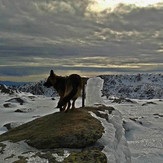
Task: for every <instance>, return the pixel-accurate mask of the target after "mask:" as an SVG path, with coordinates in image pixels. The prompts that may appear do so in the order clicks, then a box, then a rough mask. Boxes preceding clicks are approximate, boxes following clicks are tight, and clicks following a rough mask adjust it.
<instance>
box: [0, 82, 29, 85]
mask: <svg viewBox="0 0 163 163" xmlns="http://www.w3.org/2000/svg"><path fill="white" fill-rule="evenodd" d="M28 83H29V82H12V81H0V84H3V85H6V86H20V85H24V84H28Z"/></svg>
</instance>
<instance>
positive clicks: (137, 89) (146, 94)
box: [100, 74, 163, 99]
mask: <svg viewBox="0 0 163 163" xmlns="http://www.w3.org/2000/svg"><path fill="white" fill-rule="evenodd" d="M100 77H101V78H102V79H104V86H103V90H102V93H103V95H104V96H107V97H110V98H111V97H118V98H131V99H162V98H163V75H162V74H136V75H101V76H100Z"/></svg>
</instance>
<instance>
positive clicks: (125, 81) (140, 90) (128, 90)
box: [9, 74, 163, 99]
mask: <svg viewBox="0 0 163 163" xmlns="http://www.w3.org/2000/svg"><path fill="white" fill-rule="evenodd" d="M99 77H101V78H102V79H104V86H103V90H102V94H103V96H106V97H108V98H112V97H118V98H131V99H163V75H162V74H136V75H100V76H99ZM44 82H45V80H42V81H39V82H36V83H28V84H24V85H19V86H14V87H9V88H10V89H15V90H16V91H18V92H30V93H32V94H34V95H45V96H48V97H54V96H58V94H57V92H56V91H55V90H54V88H46V87H44V86H43V84H44Z"/></svg>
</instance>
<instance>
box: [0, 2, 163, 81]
mask: <svg viewBox="0 0 163 163" xmlns="http://www.w3.org/2000/svg"><path fill="white" fill-rule="evenodd" d="M51 69H53V70H54V72H56V73H57V74H60V75H67V74H71V73H79V74H81V75H85V76H86V75H89V76H93V75H99V74H117V73H137V72H142V73H144V72H157V73H163V0H0V80H13V81H39V80H40V79H44V78H46V77H47V75H48V73H49V71H50V70H51Z"/></svg>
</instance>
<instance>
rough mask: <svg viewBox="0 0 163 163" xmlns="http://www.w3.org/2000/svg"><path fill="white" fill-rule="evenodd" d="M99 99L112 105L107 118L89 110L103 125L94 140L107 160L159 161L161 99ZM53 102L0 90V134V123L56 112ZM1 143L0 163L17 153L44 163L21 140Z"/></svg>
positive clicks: (162, 118) (125, 162)
mask: <svg viewBox="0 0 163 163" xmlns="http://www.w3.org/2000/svg"><path fill="white" fill-rule="evenodd" d="M97 97H98V96H97ZM81 101H82V100H81V98H79V99H78V100H77V103H76V106H77V107H81V103H82V102H81ZM95 101H96V100H95ZM100 101H103V104H104V105H106V106H112V107H114V108H115V110H114V111H113V112H112V114H109V113H108V120H105V119H102V118H99V117H96V115H94V114H93V113H91V114H92V115H93V116H95V117H96V118H98V119H99V120H100V121H101V123H102V125H103V126H104V127H105V133H104V134H103V136H102V138H101V139H99V141H98V143H100V144H103V145H104V149H103V152H104V153H105V154H106V156H107V158H108V163H130V162H132V163H162V162H163V136H162V135H163V100H159V99H155V100H154V99H152V100H132V101H133V103H130V102H123V103H120V104H117V103H113V100H109V99H107V98H106V97H103V100H100ZM57 102H58V98H56V97H55V99H52V98H51V97H45V96H36V95H32V94H30V93H15V94H12V95H9V94H2V93H0V134H2V133H4V132H6V131H7V128H6V127H4V125H6V124H8V123H11V127H15V126H17V125H20V124H22V123H25V122H28V121H31V120H33V119H35V118H38V117H40V116H44V115H47V114H50V113H54V112H56V111H58V109H55V107H56V105H57ZM105 113H107V112H105ZM4 143H5V144H6V145H7V147H6V148H5V151H4V152H3V153H4V154H0V155H1V157H0V158H1V159H0V163H12V162H13V161H15V160H18V158H17V156H20V153H24V154H22V155H23V156H24V157H29V158H30V159H29V160H28V163H37V162H39V163H40V162H43V163H47V160H46V159H41V158H39V157H37V158H35V159H34V158H32V157H31V156H32V155H33V154H34V153H35V152H37V150H36V149H33V148H32V147H29V146H28V145H27V144H25V143H24V142H18V143H16V144H13V143H10V142H4ZM0 151H1V147H0ZM27 151H31V156H30V154H29V153H28V155H27V154H26V152H27ZM65 153H67V151H65ZM13 154H14V155H13ZM10 156H13V157H10ZM7 157H9V158H7ZM5 158H7V159H5Z"/></svg>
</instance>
